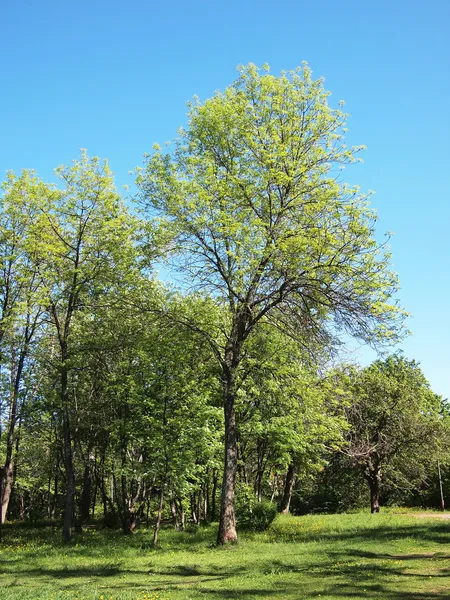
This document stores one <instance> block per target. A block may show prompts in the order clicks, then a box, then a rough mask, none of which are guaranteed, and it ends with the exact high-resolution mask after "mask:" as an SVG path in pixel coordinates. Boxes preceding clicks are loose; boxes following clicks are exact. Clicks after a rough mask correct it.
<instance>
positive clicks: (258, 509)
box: [236, 484, 277, 531]
mask: <svg viewBox="0 0 450 600" xmlns="http://www.w3.org/2000/svg"><path fill="white" fill-rule="evenodd" d="M276 515H277V507H276V505H275V504H273V503H272V502H269V501H268V500H264V499H263V500H262V501H261V502H258V501H257V499H256V498H255V495H254V493H253V491H252V489H251V488H250V487H249V486H246V485H243V484H240V485H239V486H237V494H236V520H237V526H238V528H239V529H248V530H250V531H265V530H266V529H268V528H269V526H270V524H271V523H272V521H273V520H274V519H275V517H276Z"/></svg>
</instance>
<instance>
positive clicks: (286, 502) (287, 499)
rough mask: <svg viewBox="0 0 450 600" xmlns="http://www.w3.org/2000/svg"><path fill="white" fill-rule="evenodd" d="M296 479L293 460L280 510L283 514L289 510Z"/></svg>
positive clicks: (287, 474) (288, 471)
mask: <svg viewBox="0 0 450 600" xmlns="http://www.w3.org/2000/svg"><path fill="white" fill-rule="evenodd" d="M294 481H295V465H294V463H293V462H291V464H290V465H289V468H288V470H287V473H286V481H285V482H284V492H283V498H282V500H281V505H280V512H281V514H282V515H286V514H287V513H288V512H289V507H290V505H291V499H292V490H293V489H294Z"/></svg>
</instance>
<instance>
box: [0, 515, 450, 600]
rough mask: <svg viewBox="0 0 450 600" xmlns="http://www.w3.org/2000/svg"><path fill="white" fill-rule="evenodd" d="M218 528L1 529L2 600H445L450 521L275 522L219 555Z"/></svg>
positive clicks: (353, 518) (356, 518)
mask: <svg viewBox="0 0 450 600" xmlns="http://www.w3.org/2000/svg"><path fill="white" fill-rule="evenodd" d="M215 534H216V528H215V526H211V527H202V528H200V529H198V530H195V531H193V532H190V533H189V532H185V533H175V532H173V531H171V530H166V531H163V532H162V534H161V547H160V548H158V549H156V550H155V549H153V548H152V547H151V532H147V531H145V530H140V531H138V532H137V533H136V534H135V535H134V536H132V537H131V538H126V537H124V536H122V535H121V534H120V533H118V532H111V531H105V530H99V531H96V530H93V529H91V530H88V531H86V532H85V533H84V534H83V536H82V537H78V538H76V539H75V540H74V543H73V544H72V545H70V546H64V545H62V543H60V532H59V530H57V531H54V530H52V529H51V528H36V529H26V528H20V529H19V528H16V529H14V528H10V527H5V530H4V536H3V542H2V544H1V546H0V598H1V600H4V599H5V600H6V599H14V600H16V599H17V600H25V599H26V600H38V599H39V600H41V599H44V598H45V599H46V600H50V599H53V600H62V599H71V600H74V599H75V598H78V600H100V599H101V600H110V599H111V598H112V599H113V600H138V599H141V600H150V599H152V598H158V600H166V599H167V600H169V599H170V600H189V599H199V598H202V599H208V598H212V599H214V598H216V599H218V600H220V599H228V598H229V599H232V598H245V599H247V600H253V599H257V598H263V599H264V598H273V599H280V598H283V599H284V598H286V599H290V600H300V599H302V598H321V599H322V600H331V599H333V600H335V599H339V598H352V599H359V598H383V599H393V600H394V599H395V600H397V599H408V600H415V599H417V600H419V599H423V600H429V599H432V598H447V599H450V521H445V520H440V519H432V518H421V519H418V518H415V517H413V516H409V515H407V514H393V513H381V514H379V515H370V514H362V513H358V514H348V515H326V516H306V517H279V518H278V519H277V520H276V522H275V523H274V524H273V526H272V528H271V529H270V531H269V532H267V533H264V534H253V535H252V534H241V538H240V542H239V544H238V545H237V546H233V547H228V548H215V547H214V545H213V542H214V539H215Z"/></svg>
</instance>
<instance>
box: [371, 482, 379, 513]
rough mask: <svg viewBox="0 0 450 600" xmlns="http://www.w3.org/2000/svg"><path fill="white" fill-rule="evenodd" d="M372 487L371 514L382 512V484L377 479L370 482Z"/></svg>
mask: <svg viewBox="0 0 450 600" xmlns="http://www.w3.org/2000/svg"><path fill="white" fill-rule="evenodd" d="M369 487H370V512H371V513H372V514H373V513H378V512H380V482H379V480H378V477H375V478H374V479H372V480H371V481H370V482H369Z"/></svg>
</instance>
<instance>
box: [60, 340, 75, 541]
mask: <svg viewBox="0 0 450 600" xmlns="http://www.w3.org/2000/svg"><path fill="white" fill-rule="evenodd" d="M61 354H62V357H61V358H62V368H61V398H62V418H63V455H64V471H65V474H66V501H65V506H64V521H63V531H62V537H63V540H64V541H65V542H70V540H71V539H72V529H73V522H74V508H75V506H74V496H75V471H74V465H73V450H72V440H71V436H70V419H69V391H68V372H67V366H66V361H67V358H68V357H67V353H66V352H64V350H63V352H62V353H61Z"/></svg>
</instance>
